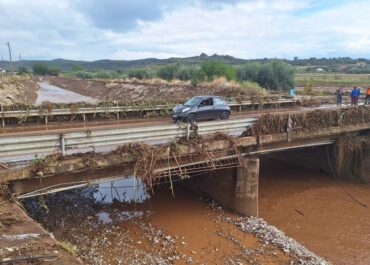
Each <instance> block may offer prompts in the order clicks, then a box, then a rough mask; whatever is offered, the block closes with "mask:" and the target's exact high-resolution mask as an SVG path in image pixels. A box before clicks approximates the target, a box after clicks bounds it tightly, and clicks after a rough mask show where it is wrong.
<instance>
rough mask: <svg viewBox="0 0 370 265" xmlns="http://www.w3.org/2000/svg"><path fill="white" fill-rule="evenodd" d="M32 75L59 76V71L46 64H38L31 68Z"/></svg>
mask: <svg viewBox="0 0 370 265" xmlns="http://www.w3.org/2000/svg"><path fill="white" fill-rule="evenodd" d="M32 70H33V74H34V75H54V76H56V75H59V72H60V70H59V69H58V68H57V67H55V66H47V65H46V64H42V63H38V64H34V65H33V66H32Z"/></svg>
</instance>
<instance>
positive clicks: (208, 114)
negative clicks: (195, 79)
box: [197, 98, 214, 120]
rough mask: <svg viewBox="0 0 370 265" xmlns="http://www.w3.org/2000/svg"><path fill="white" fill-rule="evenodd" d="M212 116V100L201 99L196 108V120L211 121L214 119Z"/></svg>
mask: <svg viewBox="0 0 370 265" xmlns="http://www.w3.org/2000/svg"><path fill="white" fill-rule="evenodd" d="M213 116H214V113H213V99H212V98H206V99H203V100H202V101H201V102H200V104H199V106H198V111H197V117H198V120H208V119H213V118H214V117H213Z"/></svg>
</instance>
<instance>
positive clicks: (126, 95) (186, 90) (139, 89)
mask: <svg viewBox="0 0 370 265" xmlns="http://www.w3.org/2000/svg"><path fill="white" fill-rule="evenodd" d="M49 82H50V83H51V84H53V85H56V86H59V87H62V88H64V89H69V90H71V91H74V92H76V93H78V94H81V95H85V96H90V97H93V98H96V99H99V100H120V99H124V100H128V101H135V100H142V99H145V100H147V99H153V98H161V99H166V100H180V101H181V100H184V99H186V98H189V97H192V96H196V95H207V94H211V95H220V96H224V97H226V98H229V97H235V98H240V99H242V98H244V97H247V96H256V97H260V96H263V94H264V92H263V91H262V90H261V91H248V90H244V89H242V88H241V87H240V86H239V85H238V84H236V83H233V82H228V81H226V80H223V79H222V80H221V79H220V80H217V81H216V82H214V83H210V84H201V85H198V86H195V87H194V86H192V85H191V84H190V83H189V82H167V81H164V80H159V79H155V80H147V81H139V80H108V81H107V80H80V79H69V78H63V77H51V78H50V80H49Z"/></svg>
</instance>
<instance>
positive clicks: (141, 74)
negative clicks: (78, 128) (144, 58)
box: [128, 68, 149, 80]
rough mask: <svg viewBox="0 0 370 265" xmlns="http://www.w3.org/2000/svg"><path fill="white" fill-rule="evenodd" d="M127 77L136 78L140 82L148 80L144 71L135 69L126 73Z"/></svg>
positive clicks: (146, 72)
mask: <svg viewBox="0 0 370 265" xmlns="http://www.w3.org/2000/svg"><path fill="white" fill-rule="evenodd" d="M128 77H129V78H137V79H140V80H142V79H148V78H149V73H148V71H146V70H145V69H139V68H135V69H131V70H130V71H129V72H128Z"/></svg>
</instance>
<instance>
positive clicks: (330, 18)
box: [0, 0, 370, 61]
mask: <svg viewBox="0 0 370 265" xmlns="http://www.w3.org/2000/svg"><path fill="white" fill-rule="evenodd" d="M369 14H370V1H369V0H352V1H350V0H321V1H320V0H229V1H226V0H0V56H3V57H4V60H8V50H7V46H6V44H5V43H6V42H8V41H9V42H10V44H11V48H12V53H13V57H14V59H15V60H18V59H19V54H21V55H22V59H28V60H32V59H47V60H49V59H56V58H64V59H72V60H88V61H91V60H99V59H112V60H134V59H143V58H169V57H188V56H196V55H199V54H201V53H206V54H208V55H212V54H215V53H216V54H220V55H231V56H234V57H237V58H244V59H252V58H253V59H254V58H286V59H292V58H294V57H295V56H297V57H299V58H310V57H320V58H321V57H339V56H340V57H346V56H349V57H353V58H359V57H360V58H370V27H369V23H370V16H369Z"/></svg>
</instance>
